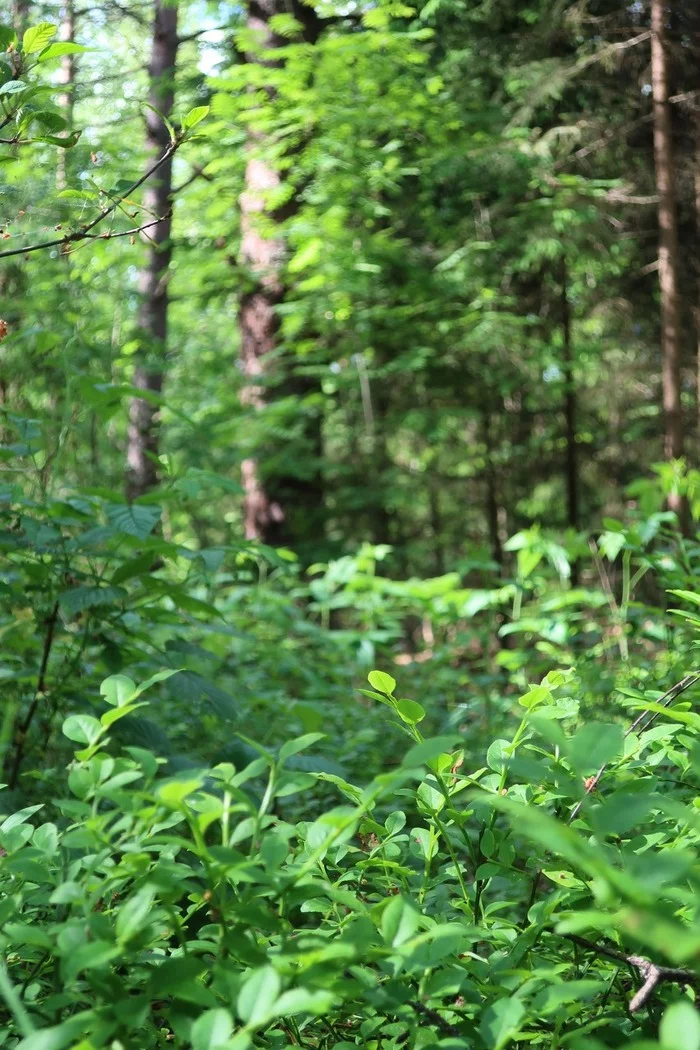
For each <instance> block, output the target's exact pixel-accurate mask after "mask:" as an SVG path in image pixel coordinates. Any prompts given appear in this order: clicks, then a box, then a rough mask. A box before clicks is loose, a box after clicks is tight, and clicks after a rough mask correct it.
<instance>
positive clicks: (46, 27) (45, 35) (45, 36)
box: [22, 22, 56, 55]
mask: <svg viewBox="0 0 700 1050" xmlns="http://www.w3.org/2000/svg"><path fill="white" fill-rule="evenodd" d="M55 35H56V26H55V25H53V24H52V23H51V22H39V24H38V25H35V26H32V27H31V28H30V29H28V30H27V31H26V33H25V34H24V36H23V37H22V50H23V51H24V53H25V55H34V54H36V52H37V51H41V50H43V48H45V47H46V45H47V44H48V43H49V41H50V40H51V37H53V36H55Z"/></svg>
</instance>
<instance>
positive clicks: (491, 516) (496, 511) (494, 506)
mask: <svg viewBox="0 0 700 1050" xmlns="http://www.w3.org/2000/svg"><path fill="white" fill-rule="evenodd" d="M482 429H483V434H484V449H485V454H486V474H485V480H486V521H487V525H488V534H489V543H490V545H491V555H492V557H493V560H494V561H495V562H496V564H497V565H498V566H499V568H502V567H503V540H502V536H501V521H500V508H499V506H498V479H497V477H496V467H495V465H494V461H493V439H492V435H491V412H490V409H488V410H486V411H485V412H484V414H483V416H482Z"/></svg>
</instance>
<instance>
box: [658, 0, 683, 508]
mask: <svg viewBox="0 0 700 1050" xmlns="http://www.w3.org/2000/svg"><path fill="white" fill-rule="evenodd" d="M665 18H666V7H665V4H664V0H651V32H652V35H651V82H652V96H653V101H654V160H655V165H656V187H657V192H658V196H659V285H660V289H661V350H662V382H663V410H664V428H665V429H664V455H665V457H666V459H678V458H679V457H680V456H682V455H683V423H682V418H681V378H680V356H681V332H680V304H679V297H678V268H679V256H678V218H677V213H676V187H675V179H674V167H673V140H672V128H671V107H670V104H669V78H668V62H667V49H666V26H665ZM682 502H683V501H682V499H681V498H680V497H679V496H677V495H674V496H672V497H671V498H670V499H669V505H670V506H671V508H672V509H673V510H675V511H676V512H677V513H679V514H680V513H681V512H682Z"/></svg>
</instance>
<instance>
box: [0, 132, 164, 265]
mask: <svg viewBox="0 0 700 1050" xmlns="http://www.w3.org/2000/svg"><path fill="white" fill-rule="evenodd" d="M183 142H184V139H183V138H181V137H179V138H177V139H175V141H174V142H171V143H170V145H169V146H168V148H167V149H166V151H165V153H164V154H163V155H162V157H160V158H159V159H158V160H157V161H156V162H155V164H153V166H152V167H150V168H149V169H148V171H147V172H145V173H144V174H143V175H142V176H141V178H140V179H137V180H136V182H134V183H133V185H131V186H130V187H129V189H128V190H127V191H126V193H123V194H122V195H121V196H120V197H119V199H118V200H116V201H114V202H113V203H112V204H109V205H108V206H107V207H106V208H103V209H102V211H101V212H100V213H99V214H98V215H97V216H96V217H95V218H94V219H93V220H92V221H91V222H89V223H87V225H85V226H83V227H82V228H81V229H80V230H76V231H75V232H74V233H67V234H66V235H65V236H64V237H56V238H55V239H54V240H51V241H40V242H38V243H37V244H29V245H27V246H26V247H25V248H10V249H9V250H8V251H4V252H0V259H9V258H10V256H12V255H27V254H28V253H29V252H38V251H41V249H43V248H56V247H58V246H59V245H62V246H65V245H67V244H73V243H75V242H76V241H85V240H88V239H89V235H90V230H93V229H94V228H95V226H97V224H98V223H100V222H102V220H103V219H106V218H107V216H108V215H111V214H112V212H114V211H116V210H117V208H118V207H119V206H120V205H121V203H122V202H123V201H125V200H127V198H129V197H130V196H131V194H132V193H133V192H134V190H137V189H138V188H139V186H142V185H143V184H144V182H146V180H147V179H150V177H151V175H153V174H154V173H155V172H156V171H158V169H159V168H161V167H162V166H163V165H164V164H165V163H166V162H167V161H169V160H170V158H171V157H172V155H173V154H174V153H175V151H176V150H177V149H179V147H180V146H181V145H182V143H183ZM159 221H160V220H159Z"/></svg>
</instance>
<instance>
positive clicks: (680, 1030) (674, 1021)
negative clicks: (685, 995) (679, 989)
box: [659, 999, 700, 1050]
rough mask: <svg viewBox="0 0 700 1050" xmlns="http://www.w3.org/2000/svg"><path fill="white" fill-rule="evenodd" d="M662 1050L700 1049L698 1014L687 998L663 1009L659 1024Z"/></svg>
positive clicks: (699, 1017) (699, 1018)
mask: <svg viewBox="0 0 700 1050" xmlns="http://www.w3.org/2000/svg"><path fill="white" fill-rule="evenodd" d="M659 1039H660V1041H661V1046H662V1047H663V1050H700V1014H699V1013H698V1011H697V1010H696V1009H695V1007H694V1006H693V1005H692V1003H690V1002H689V1001H688V1000H687V999H681V1000H679V1002H677V1003H672V1004H671V1005H670V1006H669V1007H667V1008H666V1010H664V1015H663V1017H662V1018H661V1025H660V1026H659Z"/></svg>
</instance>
